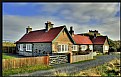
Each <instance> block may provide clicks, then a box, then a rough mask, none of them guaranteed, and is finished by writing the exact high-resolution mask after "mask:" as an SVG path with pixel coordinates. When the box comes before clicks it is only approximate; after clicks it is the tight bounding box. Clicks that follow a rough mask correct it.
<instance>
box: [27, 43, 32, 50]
mask: <svg viewBox="0 0 121 77" xmlns="http://www.w3.org/2000/svg"><path fill="white" fill-rule="evenodd" d="M26 51H30V52H31V51H32V44H26Z"/></svg>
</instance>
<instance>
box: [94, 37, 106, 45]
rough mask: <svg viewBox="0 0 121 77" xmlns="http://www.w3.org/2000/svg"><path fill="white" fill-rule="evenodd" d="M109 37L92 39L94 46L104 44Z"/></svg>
mask: <svg viewBox="0 0 121 77" xmlns="http://www.w3.org/2000/svg"><path fill="white" fill-rule="evenodd" d="M106 38H107V36H97V37H96V38H93V39H92V42H93V44H104V43H105V40H106Z"/></svg>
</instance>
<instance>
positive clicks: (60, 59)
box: [49, 55, 69, 65]
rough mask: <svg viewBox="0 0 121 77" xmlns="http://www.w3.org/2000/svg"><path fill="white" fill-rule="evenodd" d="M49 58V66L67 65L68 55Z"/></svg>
mask: <svg viewBox="0 0 121 77" xmlns="http://www.w3.org/2000/svg"><path fill="white" fill-rule="evenodd" d="M49 58H50V59H49V65H57V64H63V63H69V56H68V55H51V56H49Z"/></svg>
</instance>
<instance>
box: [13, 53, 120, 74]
mask: <svg viewBox="0 0 121 77" xmlns="http://www.w3.org/2000/svg"><path fill="white" fill-rule="evenodd" d="M115 58H120V55H102V56H97V59H95V60H90V61H86V62H81V63H78V64H69V63H68V64H63V65H57V66H54V67H55V68H53V69H50V70H41V71H36V72H33V73H26V74H17V75H11V76H54V73H55V72H56V73H68V74H70V73H77V72H79V71H81V70H84V69H88V68H91V67H95V66H98V65H102V64H104V63H106V62H109V61H111V60H113V59H115Z"/></svg>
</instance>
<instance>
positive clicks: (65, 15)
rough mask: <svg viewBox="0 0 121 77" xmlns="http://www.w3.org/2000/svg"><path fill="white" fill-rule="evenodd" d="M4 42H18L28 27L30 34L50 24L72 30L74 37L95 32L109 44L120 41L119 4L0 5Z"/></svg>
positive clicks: (39, 3) (4, 3) (7, 3)
mask: <svg viewBox="0 0 121 77" xmlns="http://www.w3.org/2000/svg"><path fill="white" fill-rule="evenodd" d="M2 20H3V40H12V41H18V40H19V39H20V38H21V37H22V36H23V35H24V34H25V33H26V28H27V27H28V26H31V27H32V30H33V31H34V30H40V29H44V28H45V23H46V22H47V21H51V22H52V23H53V24H54V27H57V26H63V25H66V27H67V29H68V30H70V27H71V26H73V30H74V33H75V34H81V33H87V32H89V30H98V32H99V33H101V34H102V35H104V36H108V37H109V38H110V39H112V40H119V39H120V4H119V3H116V2H114V3H96V2H95V3H89V2H88V3H84V2H83V3H81V2H80V3H79V2H78V3H76V2H75V3H69V2H68V3H67V2H66V3H59V2H58V3H56V2H54V3H52V2H51V3H49V2H45V3H44V2H37V3H35V2H15V3H14V2H3V3H2Z"/></svg>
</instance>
